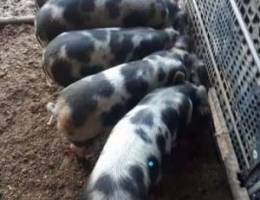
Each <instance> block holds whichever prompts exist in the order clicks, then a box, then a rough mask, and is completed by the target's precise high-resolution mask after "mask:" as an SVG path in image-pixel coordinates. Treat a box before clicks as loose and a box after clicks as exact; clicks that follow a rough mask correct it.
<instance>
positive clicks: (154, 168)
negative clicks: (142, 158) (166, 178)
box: [147, 155, 159, 184]
mask: <svg viewBox="0 0 260 200" xmlns="http://www.w3.org/2000/svg"><path fill="white" fill-rule="evenodd" d="M147 168H148V171H149V177H150V181H151V184H155V183H156V181H157V179H158V177H159V161H158V159H157V158H156V157H155V156H153V155H151V156H149V158H148V159H147Z"/></svg>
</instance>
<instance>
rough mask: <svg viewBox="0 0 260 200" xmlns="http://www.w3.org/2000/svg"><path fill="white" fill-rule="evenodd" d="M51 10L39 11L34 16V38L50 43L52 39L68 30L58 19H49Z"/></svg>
mask: <svg viewBox="0 0 260 200" xmlns="http://www.w3.org/2000/svg"><path fill="white" fill-rule="evenodd" d="M51 15H52V10H51V9H49V10H46V9H43V10H40V11H39V12H38V14H37V16H36V21H37V23H36V36H37V38H39V39H40V40H42V41H45V42H50V41H51V40H52V39H53V38H55V37H56V36H57V35H59V34H60V33H62V32H65V31H66V30H68V27H66V26H65V25H64V24H62V23H61V22H60V21H59V19H53V18H52V17H50V16H51Z"/></svg>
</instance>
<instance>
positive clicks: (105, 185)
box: [93, 174, 117, 197]
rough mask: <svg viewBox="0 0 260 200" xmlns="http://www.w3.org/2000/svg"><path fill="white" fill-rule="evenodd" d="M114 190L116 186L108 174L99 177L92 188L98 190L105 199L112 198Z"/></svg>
mask: <svg viewBox="0 0 260 200" xmlns="http://www.w3.org/2000/svg"><path fill="white" fill-rule="evenodd" d="M116 189H117V185H116V183H115V181H114V180H113V179H112V177H111V176H110V175H108V174H104V175H102V176H101V177H99V178H98V180H97V181H96V183H95V185H94V187H93V190H98V191H99V192H102V193H103V194H104V195H106V196H107V197H109V196H112V195H113V193H114V192H115V190H116Z"/></svg>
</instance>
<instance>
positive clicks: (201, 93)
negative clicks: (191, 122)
mask: <svg viewBox="0 0 260 200" xmlns="http://www.w3.org/2000/svg"><path fill="white" fill-rule="evenodd" d="M196 93H197V96H198V99H199V105H198V111H199V114H201V115H203V116H205V115H208V114H209V113H210V107H209V103H208V92H207V89H206V87H205V86H203V85H200V86H198V87H197V92H196Z"/></svg>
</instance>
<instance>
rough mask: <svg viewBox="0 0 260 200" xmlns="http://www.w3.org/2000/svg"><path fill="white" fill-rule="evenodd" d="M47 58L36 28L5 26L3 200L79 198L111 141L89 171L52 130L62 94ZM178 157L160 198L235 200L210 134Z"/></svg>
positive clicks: (25, 8) (18, 2) (0, 81)
mask: <svg viewBox="0 0 260 200" xmlns="http://www.w3.org/2000/svg"><path fill="white" fill-rule="evenodd" d="M32 13H34V7H33V1H32V0H30V1H29V0H1V2H0V16H11V15H20V16H21V15H27V14H32ZM41 53H42V49H41V47H40V46H39V45H38V43H37V41H36V39H35V36H34V29H33V27H32V26H29V25H20V26H5V27H0V200H18V199H19V200H49V199H52V200H60V199H63V200H72V199H73V200H74V199H78V196H79V192H80V190H81V188H82V187H83V185H84V183H85V181H86V180H87V176H88V174H89V173H90V172H91V169H92V166H93V164H94V163H95V160H96V158H97V156H98V152H99V150H100V149H101V148H102V145H103V143H104V140H103V139H98V140H97V141H96V142H95V143H94V145H92V146H91V147H90V148H89V159H88V162H87V163H85V164H84V165H83V164H82V163H80V162H78V161H77V159H75V157H73V156H72V155H71V154H69V152H68V143H67V141H66V140H65V139H64V138H63V137H62V135H61V134H60V133H58V132H57V129H56V127H55V125H53V126H48V125H47V122H48V120H49V117H50V116H49V114H48V113H47V112H46V108H45V106H46V103H47V102H49V101H52V100H54V99H55V97H56V96H57V92H58V91H59V89H60V88H58V87H56V86H55V85H53V86H48V85H47V84H46V81H45V76H44V73H43V71H42V69H41V66H40V64H41ZM175 157H176V158H175V159H174V161H173V165H174V166H175V167H174V169H173V170H172V173H171V174H168V175H166V177H165V178H164V179H163V180H164V181H163V182H162V184H161V186H160V187H159V188H157V189H156V192H155V196H157V199H163V200H220V199H221V200H231V196H230V192H229V189H228V185H227V182H226V179H225V174H224V170H223V168H222V166H221V164H220V163H219V162H218V159H217V154H216V150H215V146H214V142H213V141H212V138H211V133H210V132H209V131H203V132H201V133H200V134H198V135H197V136H194V137H191V138H190V140H188V142H186V143H185V144H184V145H182V146H181V147H180V148H179V151H178V152H177V153H176V156H175Z"/></svg>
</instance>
